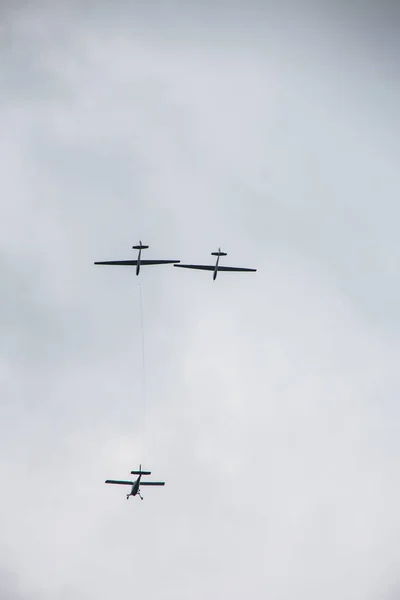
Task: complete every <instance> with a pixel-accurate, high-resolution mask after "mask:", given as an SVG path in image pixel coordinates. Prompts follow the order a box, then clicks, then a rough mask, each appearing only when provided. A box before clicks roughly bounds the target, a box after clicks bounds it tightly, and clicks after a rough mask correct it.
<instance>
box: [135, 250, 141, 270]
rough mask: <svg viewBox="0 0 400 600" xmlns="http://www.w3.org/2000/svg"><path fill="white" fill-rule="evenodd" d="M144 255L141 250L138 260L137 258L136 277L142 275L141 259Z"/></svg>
mask: <svg viewBox="0 0 400 600" xmlns="http://www.w3.org/2000/svg"><path fill="white" fill-rule="evenodd" d="M141 255H142V249H140V250H139V254H138V258H137V265H136V275H139V273H140V257H141Z"/></svg>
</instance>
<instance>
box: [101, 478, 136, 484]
mask: <svg viewBox="0 0 400 600" xmlns="http://www.w3.org/2000/svg"><path fill="white" fill-rule="evenodd" d="M104 483H117V484H119V485H133V481H118V479H107V480H106V481H105V482H104Z"/></svg>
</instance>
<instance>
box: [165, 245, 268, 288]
mask: <svg viewBox="0 0 400 600" xmlns="http://www.w3.org/2000/svg"><path fill="white" fill-rule="evenodd" d="M211 256H216V257H217V261H216V263H215V265H178V264H174V267H181V268H182V269H200V270H202V271H213V280H214V281H215V280H216V278H217V274H218V271H257V269H244V268H242V267H221V266H220V265H219V259H220V257H221V256H227V253H226V252H221V248H218V252H211Z"/></svg>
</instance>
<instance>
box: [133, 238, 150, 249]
mask: <svg viewBox="0 0 400 600" xmlns="http://www.w3.org/2000/svg"><path fill="white" fill-rule="evenodd" d="M147 248H148V246H144V245H143V244H142V241H141V240H140V242H139V245H138V246H132V249H133V250H146V249H147Z"/></svg>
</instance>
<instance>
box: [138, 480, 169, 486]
mask: <svg viewBox="0 0 400 600" xmlns="http://www.w3.org/2000/svg"><path fill="white" fill-rule="evenodd" d="M142 485H165V481H141V482H140V487H142Z"/></svg>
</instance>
